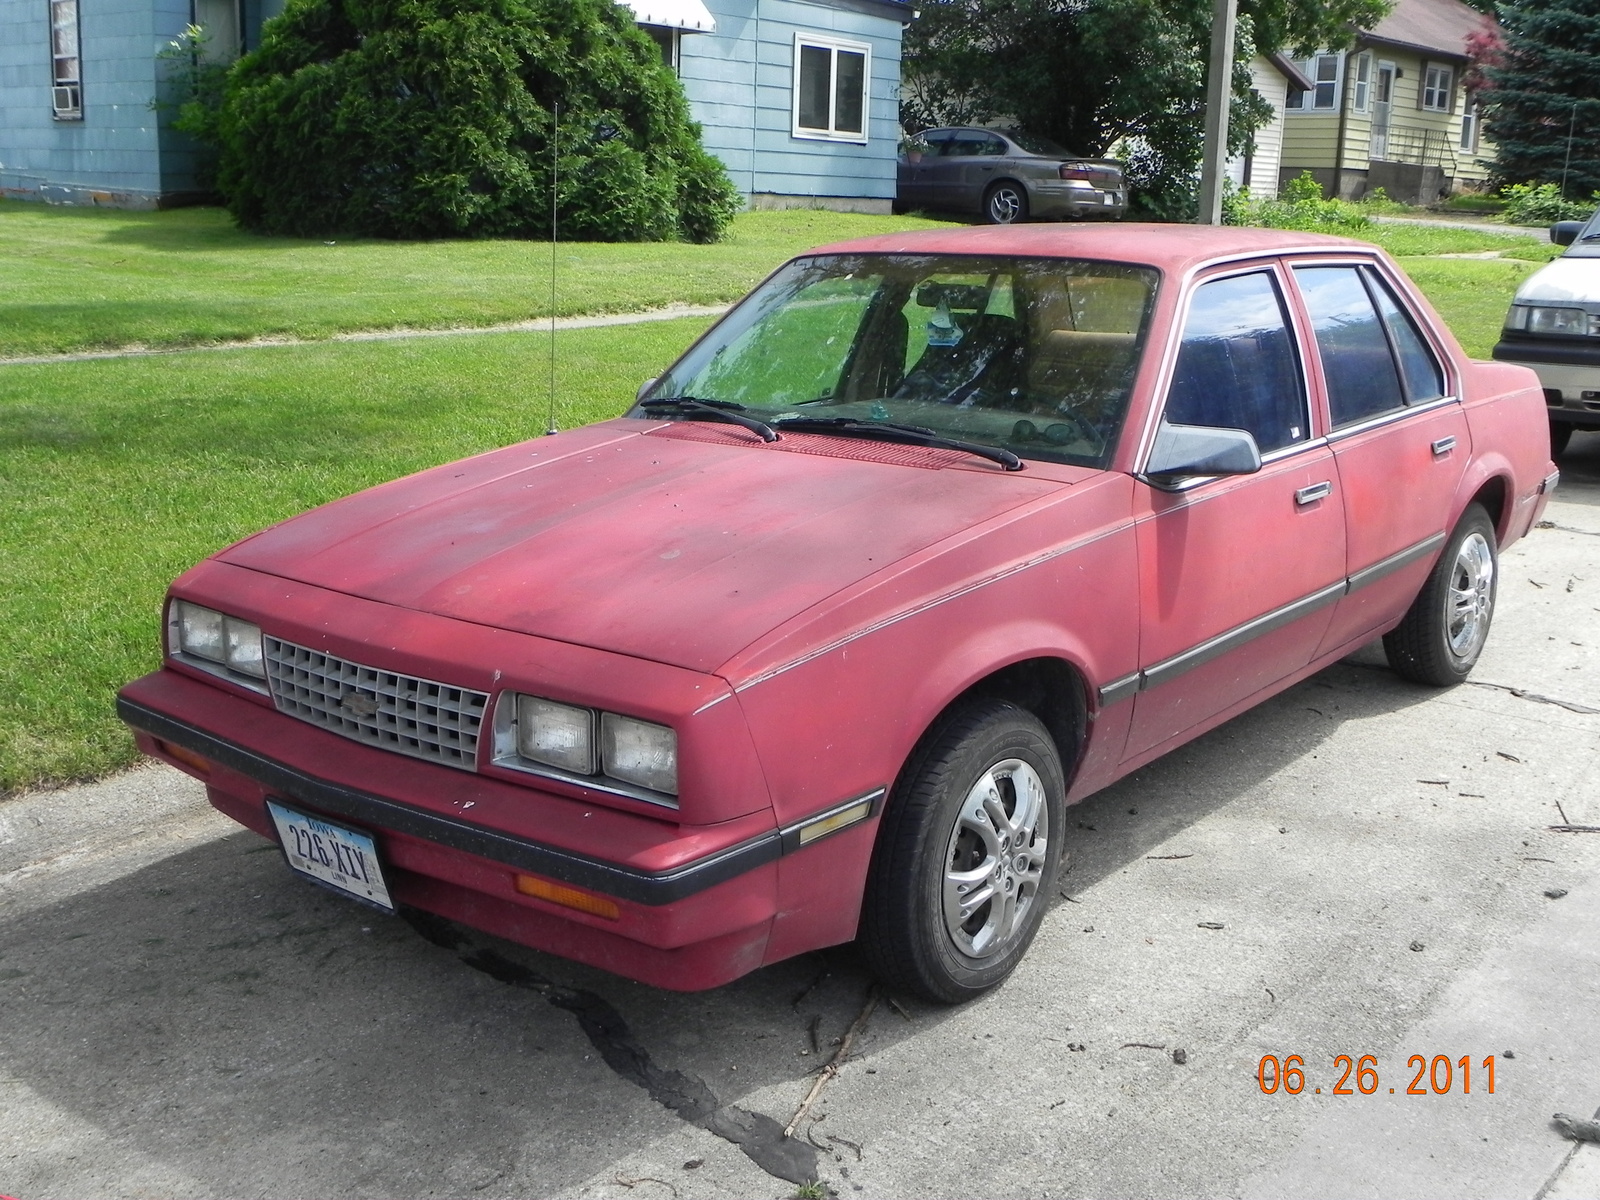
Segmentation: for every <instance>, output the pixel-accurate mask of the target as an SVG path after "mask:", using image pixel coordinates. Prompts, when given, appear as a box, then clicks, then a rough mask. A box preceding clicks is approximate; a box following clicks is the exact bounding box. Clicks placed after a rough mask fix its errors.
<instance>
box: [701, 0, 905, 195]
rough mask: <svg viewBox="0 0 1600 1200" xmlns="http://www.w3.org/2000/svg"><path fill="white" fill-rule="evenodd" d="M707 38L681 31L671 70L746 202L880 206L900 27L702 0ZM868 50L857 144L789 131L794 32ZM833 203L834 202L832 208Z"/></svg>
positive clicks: (792, 1) (823, 11) (894, 130)
mask: <svg viewBox="0 0 1600 1200" xmlns="http://www.w3.org/2000/svg"><path fill="white" fill-rule="evenodd" d="M706 7H707V8H708V9H710V10H711V14H712V16H713V17H715V18H716V22H717V31H716V33H714V34H685V35H684V37H683V39H682V43H681V46H680V50H679V58H678V74H679V78H680V79H681V80H682V82H683V89H684V93H685V94H686V95H687V96H688V99H689V108H690V111H691V113H693V115H694V118H695V120H697V121H698V122H700V125H701V128H702V130H703V133H704V141H705V146H706V149H707V150H709V151H711V153H713V154H715V155H716V156H717V157H718V158H719V159H721V161H722V163H723V165H724V166H725V167H726V168H727V170H728V174H729V176H730V177H731V178H732V179H733V182H734V185H735V186H736V187H738V188H739V190H740V191H742V192H744V193H745V195H746V196H748V197H750V198H751V202H752V204H755V205H757V206H768V205H775V204H785V203H819V204H820V203H826V202H830V201H833V202H838V201H844V202H848V203H846V204H845V205H842V206H847V207H864V208H869V209H872V210H877V211H885V212H887V211H888V206H889V204H890V203H891V202H892V201H893V199H894V192H895V156H896V153H897V150H898V144H899V132H900V128H899V81H900V23H899V22H898V21H896V20H893V19H891V18H886V17H880V16H874V15H871V14H868V13H862V12H856V11H853V10H851V9H845V8H836V7H833V6H831V5H827V4H809V3H805V2H804V0H707V4H706ZM796 33H800V34H807V33H811V34H823V35H831V36H833V37H838V38H842V39H846V40H849V41H854V42H862V43H865V44H867V45H869V46H871V48H872V54H871V59H872V62H871V75H870V80H869V85H868V105H867V139H866V142H865V144H859V143H853V142H834V141H821V140H812V139H810V138H797V137H795V136H794V132H793V118H792V113H793V108H792V99H793V87H794V38H795V34H796ZM832 206H841V205H839V204H834V205H832Z"/></svg>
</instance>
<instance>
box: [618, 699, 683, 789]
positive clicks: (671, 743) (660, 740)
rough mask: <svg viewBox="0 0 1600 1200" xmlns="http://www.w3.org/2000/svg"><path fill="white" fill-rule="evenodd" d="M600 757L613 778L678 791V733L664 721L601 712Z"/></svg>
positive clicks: (652, 787)
mask: <svg viewBox="0 0 1600 1200" xmlns="http://www.w3.org/2000/svg"><path fill="white" fill-rule="evenodd" d="M600 758H601V761H602V762H603V763H605V770H606V774H607V775H609V776H611V778H613V779H620V780H622V781H623V782H624V783H636V784H638V785H639V786H640V787H647V788H649V789H650V790H651V791H654V792H665V793H667V795H669V796H676V795H677V794H678V735H677V734H676V733H675V732H673V731H672V730H671V729H668V728H667V727H666V726H665V725H652V724H651V723H650V722H649V721H636V720H634V719H633V718H632V717H619V716H618V715H617V714H616V713H602V714H601V716H600Z"/></svg>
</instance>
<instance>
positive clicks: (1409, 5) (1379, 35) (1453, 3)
mask: <svg viewBox="0 0 1600 1200" xmlns="http://www.w3.org/2000/svg"><path fill="white" fill-rule="evenodd" d="M1485 19H1486V17H1485V14H1484V13H1481V12H1479V11H1478V10H1477V9H1475V8H1469V7H1468V6H1467V5H1465V4H1463V3H1461V0H1399V2H1398V3H1397V4H1396V5H1395V6H1394V7H1393V8H1392V9H1390V10H1389V13H1388V15H1387V16H1385V17H1384V18H1383V20H1381V21H1379V22H1378V23H1377V24H1376V25H1374V26H1373V27H1372V28H1371V29H1369V30H1367V31H1366V32H1365V33H1363V34H1362V35H1361V40H1362V41H1364V42H1381V43H1383V44H1385V45H1389V46H1403V47H1405V48H1406V49H1408V50H1420V51H1422V52H1423V53H1425V54H1434V55H1438V56H1440V57H1444V58H1459V59H1465V58H1466V57H1467V35H1468V34H1469V33H1471V32H1472V31H1473V30H1474V29H1477V28H1478V26H1480V25H1481V24H1483V22H1484V20H1485Z"/></svg>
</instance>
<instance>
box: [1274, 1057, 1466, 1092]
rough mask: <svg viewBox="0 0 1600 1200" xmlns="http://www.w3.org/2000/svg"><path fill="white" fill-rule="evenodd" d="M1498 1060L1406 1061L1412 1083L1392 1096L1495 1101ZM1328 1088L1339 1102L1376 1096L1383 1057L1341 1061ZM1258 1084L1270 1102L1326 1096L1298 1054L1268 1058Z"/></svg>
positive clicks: (1331, 1074)
mask: <svg viewBox="0 0 1600 1200" xmlns="http://www.w3.org/2000/svg"><path fill="white" fill-rule="evenodd" d="M1494 1060H1495V1056H1494V1055H1492V1054H1490V1055H1488V1056H1486V1057H1485V1058H1483V1059H1482V1060H1480V1061H1478V1062H1476V1063H1474V1062H1473V1059H1472V1055H1470V1054H1463V1055H1462V1056H1461V1057H1460V1058H1458V1059H1452V1058H1451V1057H1450V1056H1449V1055H1448V1054H1435V1055H1434V1056H1433V1057H1432V1058H1429V1057H1428V1056H1427V1055H1425V1054H1413V1055H1412V1056H1411V1057H1410V1058H1408V1059H1407V1060H1406V1069H1405V1074H1404V1075H1402V1076H1401V1078H1402V1079H1405V1078H1406V1076H1409V1077H1410V1079H1409V1082H1407V1083H1406V1085H1405V1087H1404V1089H1401V1088H1400V1087H1399V1086H1398V1085H1397V1086H1393V1087H1390V1088H1389V1089H1388V1094H1389V1095H1391V1096H1393V1095H1396V1094H1402V1095H1406V1096H1447V1095H1449V1094H1450V1093H1451V1092H1453V1091H1454V1092H1459V1093H1461V1094H1462V1095H1464V1096H1468V1095H1472V1094H1473V1093H1474V1091H1475V1090H1476V1092H1477V1093H1479V1094H1482V1093H1487V1094H1488V1095H1491V1096H1492V1095H1494ZM1474 1072H1476V1073H1474ZM1325 1082H1327V1083H1329V1084H1331V1086H1330V1087H1328V1088H1327V1091H1329V1092H1331V1093H1332V1094H1333V1095H1335V1096H1371V1095H1373V1094H1374V1093H1376V1092H1378V1091H1379V1089H1380V1087H1381V1086H1382V1085H1381V1081H1380V1079H1379V1076H1378V1058H1377V1055H1374V1054H1363V1055H1361V1056H1360V1057H1359V1058H1352V1057H1351V1056H1350V1055H1348V1054H1340V1055H1336V1056H1335V1057H1334V1060H1333V1069H1332V1071H1330V1072H1329V1076H1328V1079H1327V1080H1326V1081H1325ZM1256 1083H1257V1084H1258V1085H1259V1086H1260V1088H1261V1091H1262V1092H1263V1093H1264V1094H1265V1095H1268V1096H1276V1095H1278V1094H1280V1093H1283V1094H1287V1095H1290V1096H1298V1095H1300V1093H1302V1092H1305V1091H1311V1092H1312V1093H1313V1094H1315V1095H1318V1096H1320V1095H1322V1094H1323V1090H1324V1089H1323V1088H1322V1087H1319V1086H1317V1081H1316V1080H1310V1081H1308V1080H1307V1079H1306V1063H1305V1059H1304V1058H1303V1057H1302V1056H1300V1055H1298V1054H1288V1055H1285V1056H1284V1057H1283V1058H1282V1059H1280V1058H1279V1057H1278V1056H1277V1055H1276V1054H1265V1055H1262V1057H1261V1062H1260V1063H1259V1064H1258V1065H1257V1066H1256ZM1352 1085H1353V1086H1352Z"/></svg>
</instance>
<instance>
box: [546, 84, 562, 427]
mask: <svg viewBox="0 0 1600 1200" xmlns="http://www.w3.org/2000/svg"><path fill="white" fill-rule="evenodd" d="M560 174H561V105H559V104H552V105H551V107H550V423H549V425H547V426H546V427H545V431H544V432H545V436H546V437H548V436H550V435H551V434H552V433H558V432H560V431H559V430H558V429H556V186H557V183H558V182H559V179H560Z"/></svg>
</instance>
